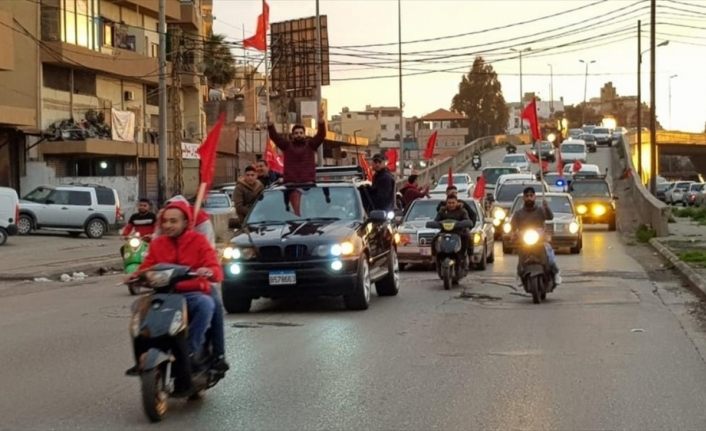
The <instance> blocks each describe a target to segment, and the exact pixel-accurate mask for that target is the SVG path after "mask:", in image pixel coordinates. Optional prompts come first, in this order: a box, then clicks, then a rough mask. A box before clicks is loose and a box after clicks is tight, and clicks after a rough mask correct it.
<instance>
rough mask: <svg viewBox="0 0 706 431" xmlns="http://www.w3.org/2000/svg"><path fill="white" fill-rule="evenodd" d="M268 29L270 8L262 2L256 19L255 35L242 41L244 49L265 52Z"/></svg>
mask: <svg viewBox="0 0 706 431" xmlns="http://www.w3.org/2000/svg"><path fill="white" fill-rule="evenodd" d="M269 27H270V6H269V5H268V4H267V2H266V1H264V0H263V1H262V13H261V14H260V16H258V18H257V31H256V32H255V34H254V35H253V36H251V37H249V38H247V39H244V40H243V46H244V47H245V48H253V49H257V50H258V51H267V30H268V29H269Z"/></svg>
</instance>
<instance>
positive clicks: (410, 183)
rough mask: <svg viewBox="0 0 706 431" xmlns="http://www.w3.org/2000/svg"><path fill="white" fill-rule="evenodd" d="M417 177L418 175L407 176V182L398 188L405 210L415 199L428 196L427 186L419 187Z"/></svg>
mask: <svg viewBox="0 0 706 431" xmlns="http://www.w3.org/2000/svg"><path fill="white" fill-rule="evenodd" d="M417 178H419V175H415V174H412V175H410V176H409V178H407V184H405V185H404V186H402V188H401V189H400V193H402V200H403V201H404V209H405V211H406V210H407V208H409V206H410V205H411V204H412V202H414V201H415V200H417V199H420V198H423V197H424V196H429V186H425V187H419V185H418V184H417Z"/></svg>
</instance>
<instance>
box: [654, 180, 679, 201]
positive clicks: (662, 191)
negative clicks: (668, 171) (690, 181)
mask: <svg viewBox="0 0 706 431" xmlns="http://www.w3.org/2000/svg"><path fill="white" fill-rule="evenodd" d="M675 184H676V183H675V182H674V181H665V182H661V183H660V182H658V183H657V189H656V193H655V197H656V198H657V199H659V200H661V201H662V202H667V196H666V193H667V191H669V190H670V189H672V188H673V187H674V185H675Z"/></svg>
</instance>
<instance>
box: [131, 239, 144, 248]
mask: <svg viewBox="0 0 706 431" xmlns="http://www.w3.org/2000/svg"><path fill="white" fill-rule="evenodd" d="M140 242H141V241H140V239H139V238H130V241H128V244H129V245H130V247H132V248H137V247H139V246H140Z"/></svg>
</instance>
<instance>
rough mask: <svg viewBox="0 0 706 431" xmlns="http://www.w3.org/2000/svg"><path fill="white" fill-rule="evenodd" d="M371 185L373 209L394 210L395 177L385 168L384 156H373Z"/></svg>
mask: <svg viewBox="0 0 706 431" xmlns="http://www.w3.org/2000/svg"><path fill="white" fill-rule="evenodd" d="M373 170H374V171H375V175H374V176H373V185H372V189H371V196H370V197H371V199H372V200H373V210H384V211H394V209H395V177H393V176H392V174H391V173H390V171H389V170H388V169H387V164H386V160H385V156H383V155H382V154H376V155H374V156H373Z"/></svg>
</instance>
